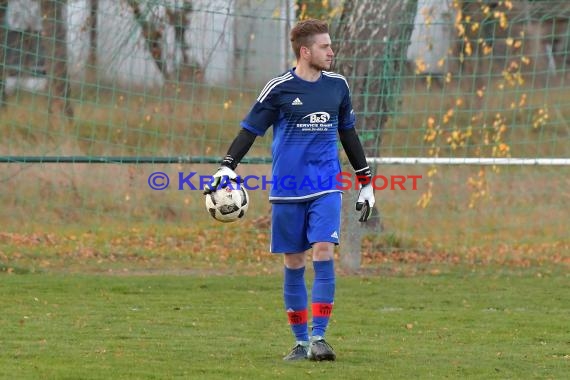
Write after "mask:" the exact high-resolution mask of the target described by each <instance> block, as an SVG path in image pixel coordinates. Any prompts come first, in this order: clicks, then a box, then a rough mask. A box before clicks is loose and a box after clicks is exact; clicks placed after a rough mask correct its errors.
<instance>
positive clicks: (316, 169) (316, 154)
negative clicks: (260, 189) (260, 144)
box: [241, 68, 356, 202]
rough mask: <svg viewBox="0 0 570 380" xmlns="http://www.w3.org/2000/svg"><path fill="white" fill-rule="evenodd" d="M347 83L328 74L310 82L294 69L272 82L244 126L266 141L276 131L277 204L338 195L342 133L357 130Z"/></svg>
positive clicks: (271, 197)
mask: <svg viewBox="0 0 570 380" xmlns="http://www.w3.org/2000/svg"><path fill="white" fill-rule="evenodd" d="M355 121H356V119H355V115H354V111H353V109H352V102H351V98H350V89H349V86H348V83H347V82H346V79H345V78H344V77H343V76H342V75H340V74H336V73H333V72H328V71H322V73H321V76H320V78H319V79H318V80H317V81H315V82H308V81H305V80H303V79H301V78H299V77H298V76H297V75H296V74H295V69H294V68H293V69H291V70H289V71H287V72H285V73H284V74H282V75H280V76H278V77H275V78H273V79H271V80H270V81H269V82H267V84H266V85H265V87H264V88H263V90H262V91H261V93H260V94H259V96H258V97H257V101H256V102H255V104H254V105H253V107H252V109H251V110H250V112H249V113H248V114H247V115H246V117H245V119H244V120H243V121H242V122H241V126H242V127H243V128H245V129H247V130H248V131H250V132H252V133H254V134H256V135H258V136H263V135H264V134H265V132H266V131H267V130H268V129H269V127H271V126H273V143H272V155H273V165H272V177H273V178H272V179H270V180H272V182H273V183H271V191H270V195H269V200H270V201H271V202H299V201H306V200H309V199H312V198H316V197H318V196H320V195H322V194H325V193H330V192H338V191H340V190H339V189H338V187H339V186H338V185H339V182H338V175H339V173H340V172H341V165H340V161H339V155H338V146H337V141H338V133H337V132H338V130H340V129H349V128H354V125H355Z"/></svg>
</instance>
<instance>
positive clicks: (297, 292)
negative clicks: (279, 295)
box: [283, 267, 309, 342]
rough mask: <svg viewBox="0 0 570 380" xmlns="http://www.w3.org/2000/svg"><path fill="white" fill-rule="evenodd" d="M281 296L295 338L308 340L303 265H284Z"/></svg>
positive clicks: (306, 300) (306, 299)
mask: <svg viewBox="0 0 570 380" xmlns="http://www.w3.org/2000/svg"><path fill="white" fill-rule="evenodd" d="M283 298H284V300H285V310H286V311H287V319H288V320H289V325H290V326H291V330H292V331H293V334H294V335H295V339H296V340H297V341H303V342H306V341H308V340H309V327H308V314H307V302H308V298H307V286H306V285H305V267H303V268H299V269H289V268H287V267H285V281H284V286H283Z"/></svg>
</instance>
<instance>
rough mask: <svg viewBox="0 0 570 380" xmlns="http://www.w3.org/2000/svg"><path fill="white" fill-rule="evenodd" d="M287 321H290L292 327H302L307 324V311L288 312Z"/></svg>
mask: <svg viewBox="0 0 570 380" xmlns="http://www.w3.org/2000/svg"><path fill="white" fill-rule="evenodd" d="M287 319H288V320H289V324H290V325H302V324H304V323H307V320H308V313H307V309H305V310H299V311H292V310H290V311H287Z"/></svg>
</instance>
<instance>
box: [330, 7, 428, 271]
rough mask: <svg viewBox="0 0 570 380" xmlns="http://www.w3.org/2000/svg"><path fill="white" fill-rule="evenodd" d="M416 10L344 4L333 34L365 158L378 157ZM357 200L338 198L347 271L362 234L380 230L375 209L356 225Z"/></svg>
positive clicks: (356, 260)
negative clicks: (368, 218) (341, 206)
mask: <svg viewBox="0 0 570 380" xmlns="http://www.w3.org/2000/svg"><path fill="white" fill-rule="evenodd" d="M416 6H417V0H384V1H375V0H346V1H345V3H344V8H343V12H342V15H341V18H340V22H339V25H338V27H337V28H336V30H335V33H333V38H334V39H335V40H336V42H335V44H336V46H337V52H336V56H337V59H336V68H335V70H336V71H337V72H339V73H340V74H342V75H344V76H345V77H346V78H347V81H348V83H349V85H350V88H351V94H352V102H353V107H354V111H355V112H356V114H357V115H360V116H358V118H357V119H358V122H357V124H358V126H357V130H358V131H359V135H360V138H361V141H362V143H363V146H364V150H365V152H366V155H367V157H378V156H380V143H381V141H382V130H383V129H384V127H385V125H386V122H387V121H388V118H389V116H390V115H391V114H392V113H393V112H394V111H395V108H396V105H397V103H398V96H399V91H400V85H401V82H400V81H401V77H402V73H403V68H404V67H405V62H406V49H407V47H408V45H409V43H410V36H411V33H412V30H413V21H414V16H415V11H416ZM375 171H376V170H374V168H373V172H375ZM357 196H358V195H357V192H355V191H350V192H348V193H347V194H346V195H345V197H344V199H343V212H342V218H343V223H342V225H343V232H342V236H343V244H341V248H340V253H341V262H342V264H343V266H344V267H345V269H348V270H356V269H358V268H359V267H360V264H361V244H362V237H363V235H364V233H365V232H374V233H379V232H380V231H381V230H382V228H383V226H382V221H381V219H380V212H379V211H378V207H375V208H374V212H373V215H372V217H371V219H370V220H369V221H368V222H367V223H359V222H358V221H357V220H358V217H359V215H358V213H357V212H356V211H355V210H354V205H355V202H356V199H357Z"/></svg>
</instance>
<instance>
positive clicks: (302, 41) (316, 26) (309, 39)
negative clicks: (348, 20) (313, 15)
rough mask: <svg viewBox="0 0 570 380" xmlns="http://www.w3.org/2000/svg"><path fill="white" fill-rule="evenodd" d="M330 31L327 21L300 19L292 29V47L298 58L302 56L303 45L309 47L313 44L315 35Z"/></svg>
mask: <svg viewBox="0 0 570 380" xmlns="http://www.w3.org/2000/svg"><path fill="white" fill-rule="evenodd" d="M328 32H329V26H328V24H327V23H326V22H324V21H321V20H316V19H307V20H303V21H300V22H299V23H298V24H297V25H295V27H294V28H293V29H291V35H290V36H291V47H292V48H293V51H294V52H295V56H296V57H297V59H299V57H300V56H301V46H305V47H309V46H311V45H312V44H313V36H315V35H317V34H323V33H328Z"/></svg>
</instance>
